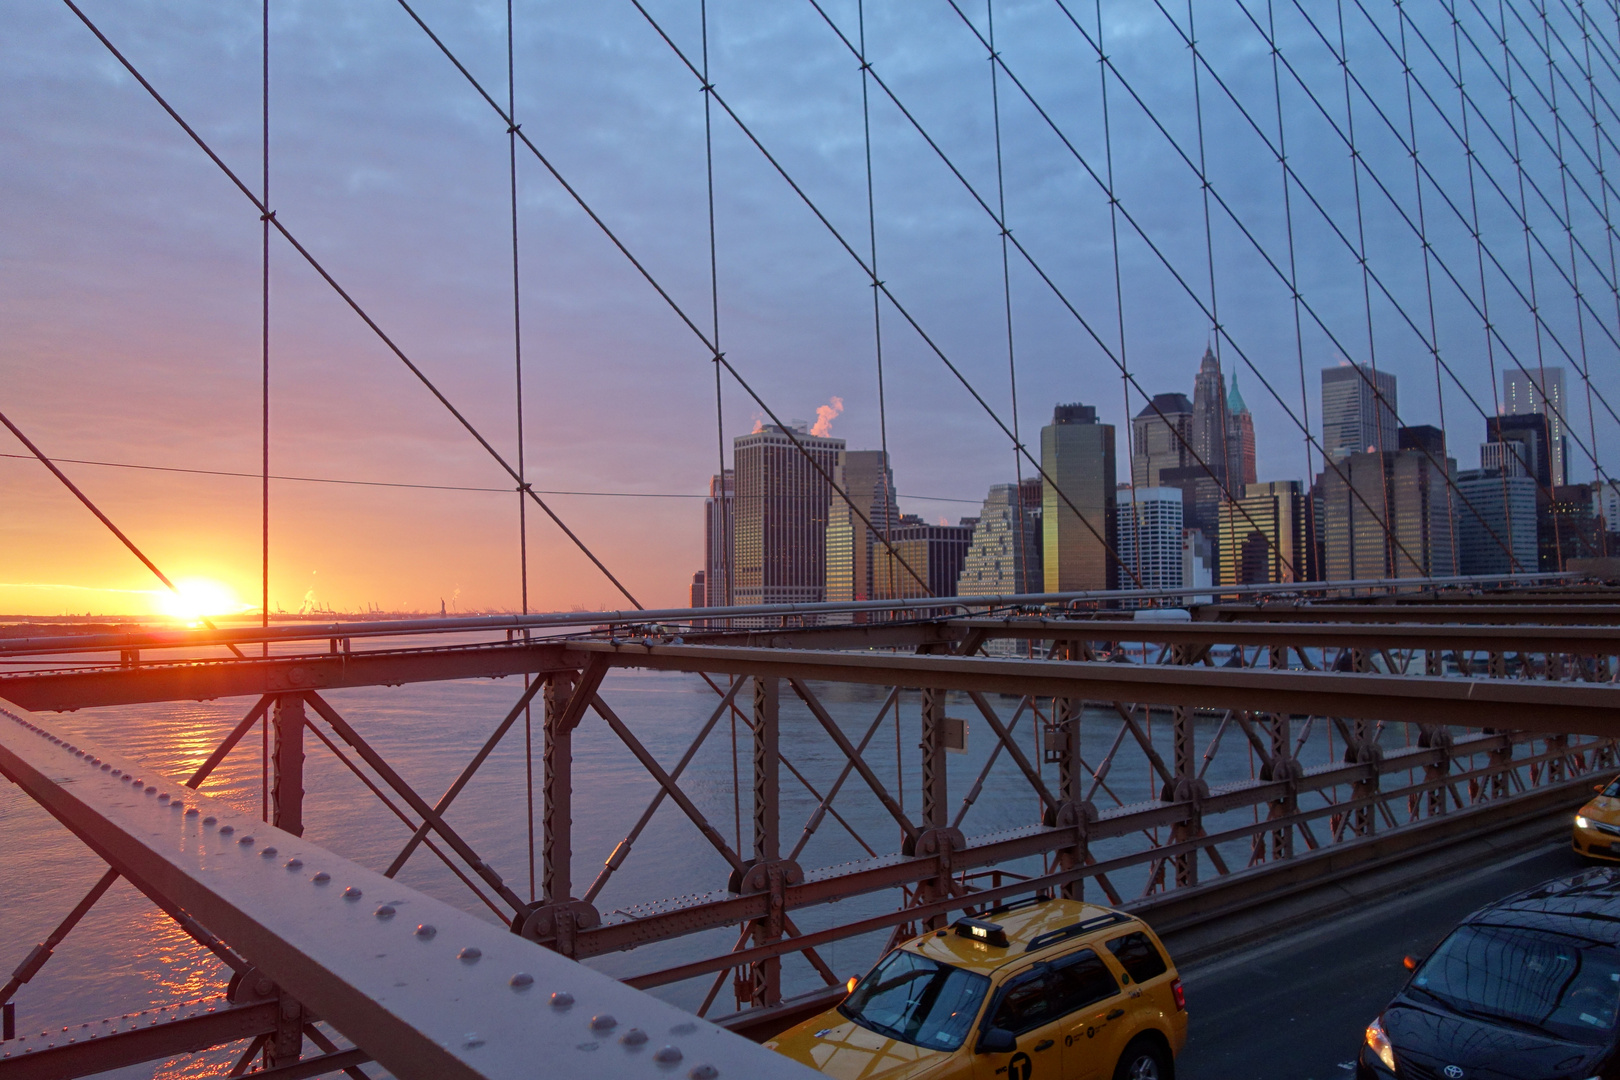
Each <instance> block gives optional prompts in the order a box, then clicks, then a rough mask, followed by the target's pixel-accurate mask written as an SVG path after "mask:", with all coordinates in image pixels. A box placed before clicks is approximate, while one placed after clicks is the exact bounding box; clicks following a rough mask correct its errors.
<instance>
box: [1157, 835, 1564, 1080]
mask: <svg viewBox="0 0 1620 1080" xmlns="http://www.w3.org/2000/svg"><path fill="white" fill-rule="evenodd" d="M1584 865H1585V864H1583V863H1582V861H1581V860H1579V859H1577V858H1576V857H1575V855H1574V854H1573V853H1572V852H1571V851H1570V850H1569V846H1568V841H1567V840H1563V841H1559V842H1550V843H1543V844H1538V845H1535V846H1533V847H1531V848H1529V849H1527V850H1526V851H1524V852H1523V853H1521V854H1519V855H1516V856H1514V857H1513V858H1511V859H1508V860H1506V861H1503V862H1500V863H1496V864H1493V865H1489V866H1485V867H1481V868H1478V869H1474V870H1470V871H1466V872H1463V873H1459V874H1457V875H1456V876H1454V877H1451V878H1450V879H1449V880H1446V881H1445V882H1444V883H1442V884H1439V885H1435V886H1432V887H1429V888H1424V889H1421V890H1418V891H1415V892H1408V893H1404V894H1402V895H1399V896H1397V897H1395V898H1393V899H1391V900H1390V901H1388V902H1385V903H1382V904H1379V905H1377V906H1376V907H1372V908H1368V909H1366V910H1364V911H1359V912H1355V913H1353V914H1350V915H1344V916H1337V917H1334V918H1332V919H1330V920H1326V921H1324V923H1323V924H1322V925H1319V926H1316V927H1312V928H1310V929H1307V930H1304V931H1301V932H1298V933H1295V934H1292V935H1290V936H1288V937H1286V938H1284V939H1280V940H1273V941H1267V942H1265V943H1263V944H1261V945H1259V946H1256V947H1254V948H1251V949H1246V950H1243V951H1241V952H1238V953H1235V954H1232V955H1229V956H1225V957H1219V958H1216V959H1214V960H1212V961H1210V962H1208V963H1204V964H1195V965H1191V966H1189V967H1187V968H1185V969H1183V971H1182V975H1183V982H1184V983H1185V985H1186V988H1187V1008H1188V1011H1189V1014H1190V1027H1189V1031H1188V1036H1187V1048H1186V1050H1185V1051H1183V1053H1182V1056H1181V1058H1180V1060H1178V1061H1177V1062H1176V1076H1177V1078H1178V1080H1345V1078H1347V1077H1349V1076H1351V1075H1352V1071H1351V1070H1352V1069H1353V1065H1352V1064H1351V1063H1352V1062H1353V1061H1354V1058H1355V1054H1356V1051H1357V1049H1358V1048H1359V1047H1360V1045H1361V1038H1362V1031H1363V1029H1364V1028H1365V1027H1366V1025H1367V1021H1369V1020H1371V1019H1372V1018H1373V1017H1374V1016H1376V1015H1377V1014H1378V1011H1379V1010H1380V1009H1381V1008H1383V1007H1384V1006H1385V1005H1386V1004H1388V1002H1389V999H1390V997H1391V996H1392V995H1393V994H1394V993H1395V990H1396V989H1397V988H1398V987H1399V986H1400V984H1401V982H1402V980H1403V979H1404V978H1405V976H1406V971H1405V969H1404V968H1403V967H1402V966H1401V958H1402V957H1403V956H1405V955H1407V954H1408V953H1410V954H1412V955H1415V956H1421V955H1422V954H1423V953H1425V952H1427V951H1428V950H1429V949H1430V948H1432V947H1433V946H1434V945H1435V944H1436V943H1438V942H1439V940H1440V939H1441V938H1442V937H1443V936H1444V935H1445V933H1446V932H1447V931H1448V930H1450V929H1451V928H1452V927H1453V926H1454V925H1456V923H1457V922H1458V921H1459V920H1460V919H1462V918H1463V917H1464V916H1465V915H1467V914H1468V913H1469V912H1472V911H1474V910H1476V909H1478V908H1479V907H1481V906H1483V905H1485V904H1487V903H1489V902H1491V901H1492V900H1496V899H1500V898H1501V897H1504V896H1508V895H1510V894H1512V893H1515V892H1518V891H1519V890H1521V889H1525V888H1528V887H1529V886H1531V885H1535V884H1538V883H1540V882H1542V881H1546V880H1547V879H1549V878H1555V877H1561V876H1563V875H1565V874H1569V873H1574V872H1575V871H1577V870H1580V869H1582V868H1583V866H1584Z"/></svg>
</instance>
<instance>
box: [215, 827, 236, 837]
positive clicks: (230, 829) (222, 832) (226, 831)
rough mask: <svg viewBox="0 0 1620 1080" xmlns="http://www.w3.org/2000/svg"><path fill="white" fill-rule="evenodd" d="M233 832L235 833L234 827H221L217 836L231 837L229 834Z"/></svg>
mask: <svg viewBox="0 0 1620 1080" xmlns="http://www.w3.org/2000/svg"><path fill="white" fill-rule="evenodd" d="M235 831H236V826H235V825H221V826H220V827H219V835H221V836H229V835H231V833H233V832H235Z"/></svg>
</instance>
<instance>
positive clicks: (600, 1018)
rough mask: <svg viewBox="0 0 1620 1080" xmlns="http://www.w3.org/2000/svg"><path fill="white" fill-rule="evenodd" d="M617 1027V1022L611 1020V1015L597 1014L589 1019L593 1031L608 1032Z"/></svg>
mask: <svg viewBox="0 0 1620 1080" xmlns="http://www.w3.org/2000/svg"><path fill="white" fill-rule="evenodd" d="M618 1026H619V1022H618V1021H617V1020H615V1019H613V1014H612V1013H597V1014H596V1015H595V1016H593V1017H591V1027H592V1029H593V1030H596V1031H610V1030H612V1029H613V1028H615V1027H618Z"/></svg>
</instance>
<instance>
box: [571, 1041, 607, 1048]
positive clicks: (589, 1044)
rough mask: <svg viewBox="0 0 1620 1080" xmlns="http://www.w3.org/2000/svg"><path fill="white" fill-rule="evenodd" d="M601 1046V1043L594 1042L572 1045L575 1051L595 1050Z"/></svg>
mask: <svg viewBox="0 0 1620 1080" xmlns="http://www.w3.org/2000/svg"><path fill="white" fill-rule="evenodd" d="M601 1045H602V1044H601V1043H596V1042H582V1043H575V1044H574V1049H575V1050H595V1049H596V1048H597V1047H599V1046H601Z"/></svg>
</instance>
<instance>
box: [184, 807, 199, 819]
mask: <svg viewBox="0 0 1620 1080" xmlns="http://www.w3.org/2000/svg"><path fill="white" fill-rule="evenodd" d="M198 813H199V811H198V810H197V808H196V807H195V806H188V807H186V817H196V816H197V814H198Z"/></svg>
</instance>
